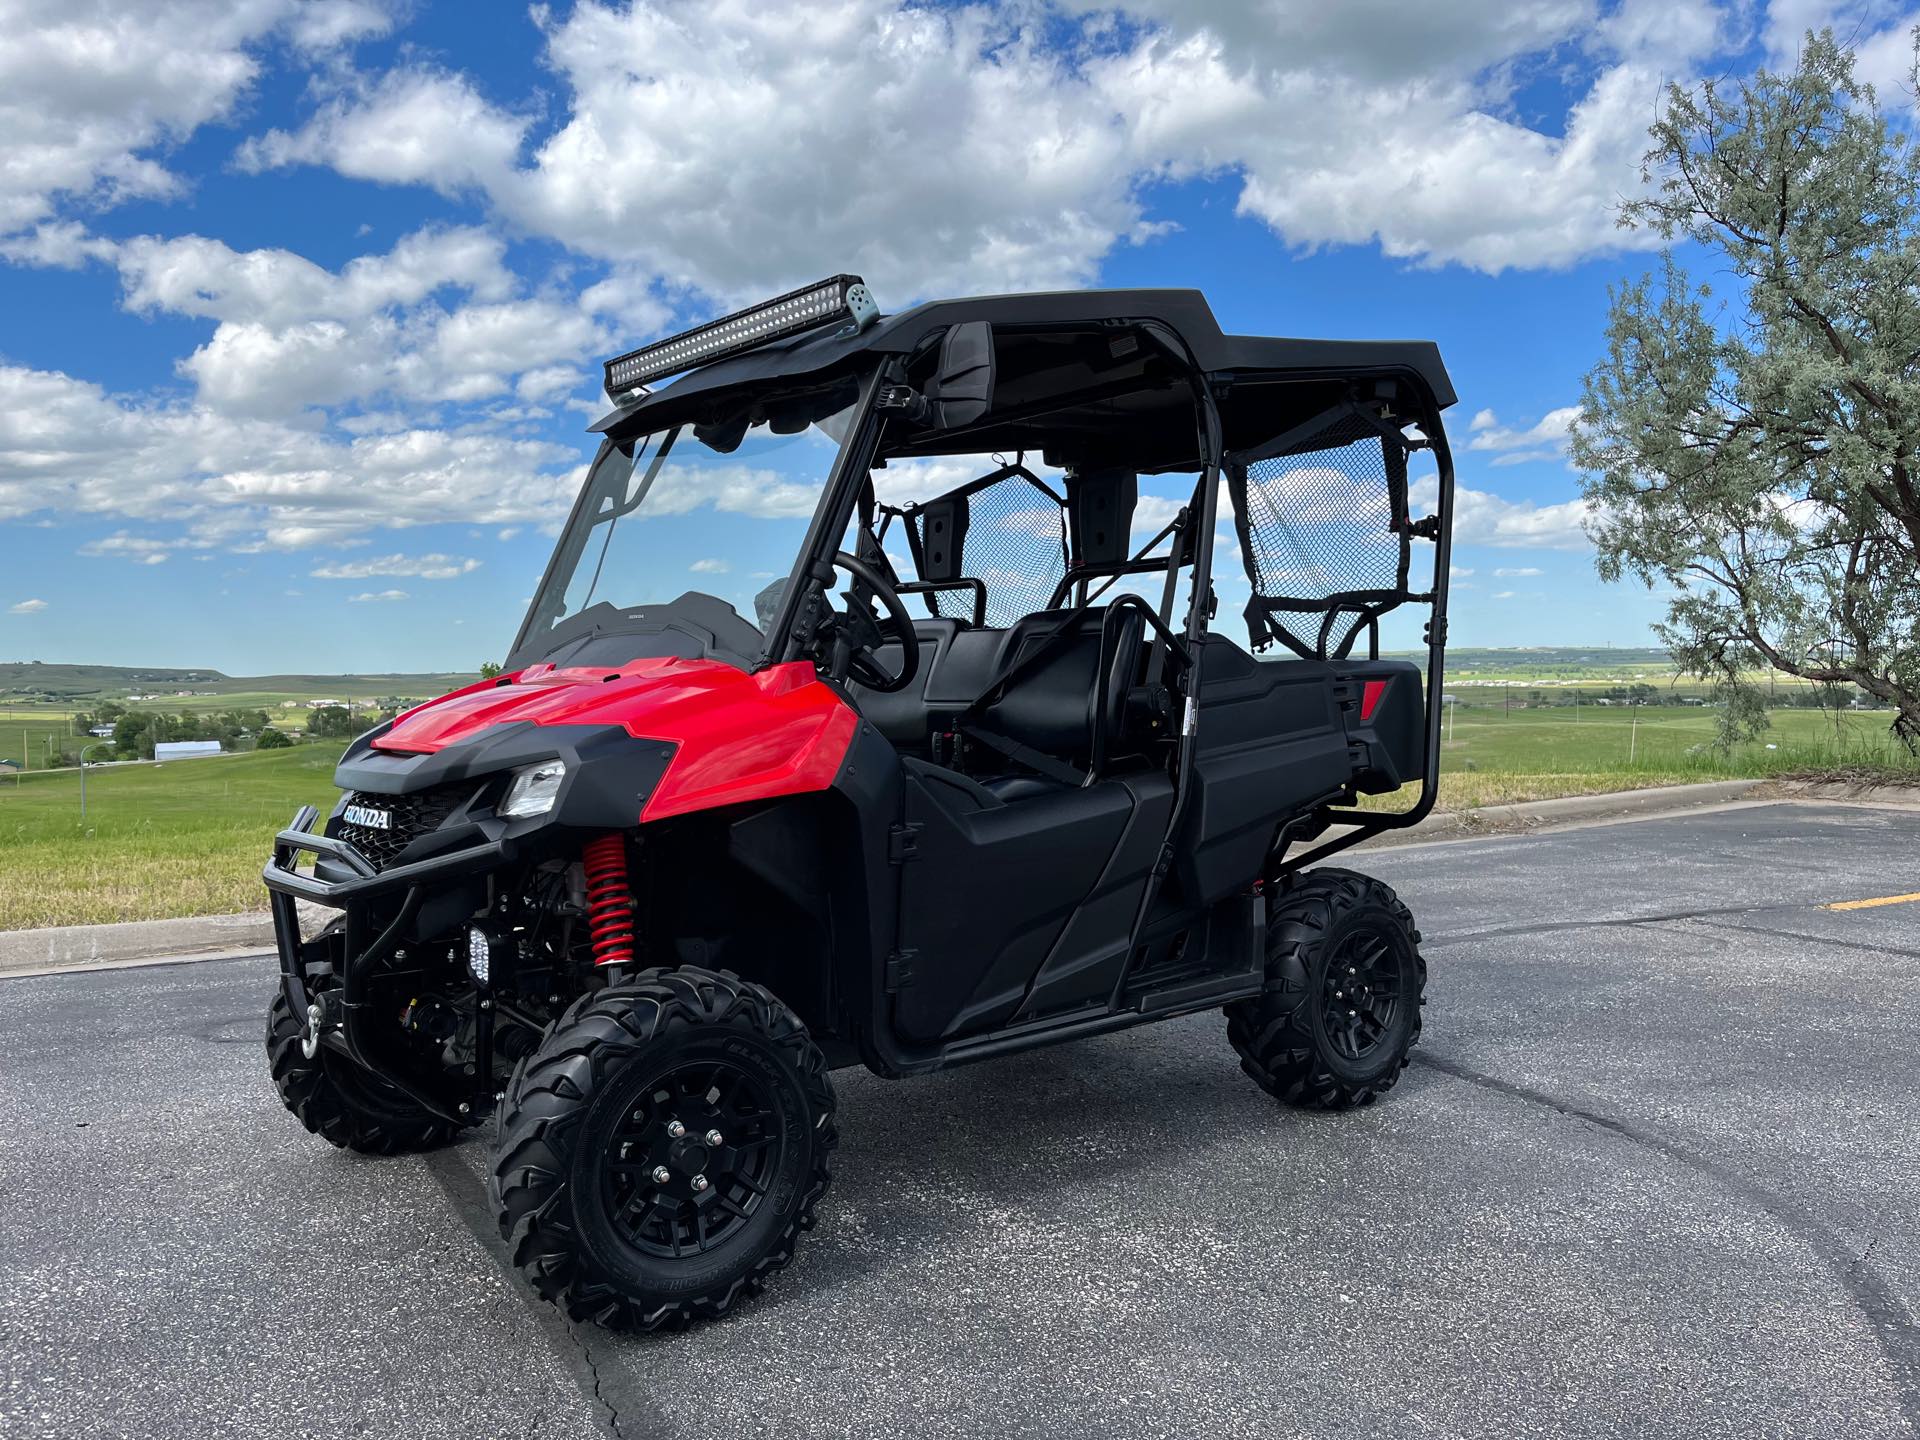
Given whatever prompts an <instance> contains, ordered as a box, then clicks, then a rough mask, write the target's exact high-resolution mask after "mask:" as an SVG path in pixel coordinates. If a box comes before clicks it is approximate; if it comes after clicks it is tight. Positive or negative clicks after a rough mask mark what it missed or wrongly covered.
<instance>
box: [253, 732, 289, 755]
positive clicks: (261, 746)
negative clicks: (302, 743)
mask: <svg viewBox="0 0 1920 1440" xmlns="http://www.w3.org/2000/svg"><path fill="white" fill-rule="evenodd" d="M292 744H293V741H291V740H289V739H288V738H287V737H286V736H285V735H282V734H281V733H280V732H279V731H278V730H273V729H265V730H262V731H261V732H260V733H259V735H258V736H257V737H255V739H254V742H253V748H254V749H256V750H285V749H287V748H289V747H290V746H291V745H292Z"/></svg>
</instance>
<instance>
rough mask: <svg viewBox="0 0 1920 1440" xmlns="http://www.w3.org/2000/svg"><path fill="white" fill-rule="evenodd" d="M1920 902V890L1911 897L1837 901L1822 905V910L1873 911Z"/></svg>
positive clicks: (1889, 896)
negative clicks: (1879, 908) (1886, 906)
mask: <svg viewBox="0 0 1920 1440" xmlns="http://www.w3.org/2000/svg"><path fill="white" fill-rule="evenodd" d="M1912 900H1920V890H1916V891H1914V892H1913V894H1911V895H1882V896H1880V897H1879V898H1878V899H1877V900H1836V901H1834V903H1833V904H1831V905H1822V906H1821V907H1820V908H1821V909H1822V910H1871V909H1872V908H1873V907H1874V906H1876V905H1905V904H1907V903H1908V902H1909V901H1912Z"/></svg>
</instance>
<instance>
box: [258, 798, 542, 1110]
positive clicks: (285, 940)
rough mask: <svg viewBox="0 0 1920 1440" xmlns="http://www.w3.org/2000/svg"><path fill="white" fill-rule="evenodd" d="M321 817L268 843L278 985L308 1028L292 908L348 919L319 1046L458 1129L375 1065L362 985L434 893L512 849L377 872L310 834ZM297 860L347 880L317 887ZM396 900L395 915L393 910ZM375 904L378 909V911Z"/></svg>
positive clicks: (467, 849) (266, 874)
mask: <svg viewBox="0 0 1920 1440" xmlns="http://www.w3.org/2000/svg"><path fill="white" fill-rule="evenodd" d="M319 816H320V812H319V811H318V810H317V809H315V808H314V807H313V806H311V805H303V806H301V807H300V810H299V812H298V813H297V814H296V815H295V816H294V817H293V824H292V825H290V826H289V827H287V828H286V829H285V830H282V831H281V832H280V833H279V834H278V835H276V836H275V837H274V840H273V858H272V859H271V860H269V861H268V862H267V866H266V868H265V869H264V870H263V871H261V873H260V878H261V879H262V880H264V881H265V882H266V886H267V894H268V900H269V903H270V904H271V906H272V910H273V937H274V945H275V948H276V950H277V951H278V952H279V957H280V983H281V986H282V988H283V989H284V990H285V992H286V997H287V1003H288V1004H289V1005H290V1006H292V1008H293V1013H294V1015H296V1016H298V1017H300V1018H301V1019H303V1020H307V1021H308V1023H310V1024H311V1023H312V1022H311V1020H310V1019H309V1016H310V1013H311V1006H312V999H311V997H310V996H309V995H308V993H307V985H306V971H305V963H306V955H305V953H304V952H305V949H306V942H305V941H304V940H303V939H302V937H301V934H300V916H299V912H298V910H297V909H296V908H295V902H296V901H300V900H309V901H312V902H313V903H315V904H317V905H325V906H328V907H330V908H332V909H336V910H339V911H342V912H343V913H344V914H345V916H346V936H345V946H344V955H343V957H342V963H341V966H340V981H341V984H340V996H339V1004H340V1013H339V1015H338V1017H337V1019H333V1020H329V1021H328V1023H326V1024H325V1025H323V1027H322V1034H321V1041H322V1043H324V1044H328V1045H332V1046H334V1047H336V1048H339V1049H341V1050H344V1051H345V1053H346V1054H348V1055H349V1056H351V1057H352V1058H353V1059H354V1060H355V1061H356V1062H358V1063H359V1064H360V1065H362V1066H363V1067H365V1068H366V1069H367V1070H370V1071H372V1072H373V1073H374V1074H376V1075H378V1076H380V1078H382V1079H384V1080H386V1081H388V1082H389V1083H391V1084H393V1085H395V1086H397V1087H398V1088H400V1089H401V1090H403V1091H405V1092H406V1093H407V1094H409V1095H411V1096H412V1097H413V1098H414V1099H415V1100H417V1101H419V1102H420V1103H421V1104H423V1105H426V1106H428V1107H429V1108H430V1109H432V1110H433V1111H434V1112H435V1113H436V1114H440V1115H443V1116H444V1117H445V1118H447V1119H449V1120H454V1121H456V1122H464V1119H465V1117H463V1116H460V1115H457V1114H454V1113H452V1112H451V1111H449V1110H448V1109H447V1108H446V1107H445V1105H444V1104H443V1103H442V1102H440V1101H438V1100H436V1099H434V1098H433V1097H431V1096H428V1095H427V1094H425V1093H424V1092H422V1091H421V1090H420V1089H419V1088H418V1087H417V1086H415V1085H414V1084H412V1083H410V1082H409V1081H408V1080H407V1079H406V1078H405V1077H403V1076H400V1075H396V1074H394V1073H393V1072H392V1070H391V1069H390V1068H388V1067H385V1066H382V1065H380V1064H379V1063H378V1062H377V1061H376V1060H375V1059H374V1058H373V1056H372V1055H371V1053H370V1051H369V1047H368V1046H366V1045H365V1044H363V1043H361V1038H360V1034H359V1030H360V1024H359V1022H360V1020H361V1018H362V1012H363V1009H364V1007H363V1005H362V1003H361V997H360V991H361V977H362V976H364V974H365V973H366V971H367V969H368V967H370V966H373V965H376V964H378V963H379V962H381V961H382V960H384V959H386V958H387V957H388V956H389V955H390V954H392V953H393V951H394V949H395V947H396V946H397V945H398V944H399V943H400V942H401V940H402V939H403V938H404V937H405V936H406V934H407V932H408V929H409V928H410V927H411V925H412V923H413V920H414V917H415V916H416V915H417V914H418V913H419V910H420V906H421V904H422V903H423V902H424V901H425V900H426V899H427V898H428V897H429V895H430V894H431V893H432V892H433V891H434V890H436V889H439V888H440V887H442V886H444V885H447V884H449V883H451V882H456V881H461V880H465V879H467V878H468V877H470V876H472V875H474V874H477V873H479V872H482V871H487V870H492V869H496V868H498V867H499V866H501V865H503V864H505V863H506V862H507V861H508V860H509V859H511V852H512V850H513V848H514V847H513V842H512V841H511V840H508V839H498V840H483V841H481V842H480V843H478V844H475V845H470V846H463V847H462V848H460V849H458V850H451V851H448V852H447V853H445V854H442V855H435V856H432V857H430V858H428V859H425V860H416V861H413V862H411V863H409V864H405V865H394V866H390V867H388V868H387V869H385V870H381V869H378V868H377V867H375V865H374V864H373V862H372V861H371V860H369V859H368V858H367V857H366V856H365V855H363V854H361V853H360V851H358V850H356V849H355V848H354V847H353V846H352V845H350V844H348V843H347V842H346V841H344V840H339V839H336V838H334V837H332V836H329V835H317V834H315V833H313V828H312V827H313V823H314V821H315V820H317V819H318V818H319ZM302 853H311V854H314V855H318V856H324V857H325V858H327V859H328V860H331V861H333V862H334V865H335V868H337V869H344V870H345V871H347V872H349V878H347V879H344V880H323V879H321V878H320V877H319V876H317V875H305V874H301V873H300V872H299V871H298V870H296V869H295V868H294V867H295V865H296V864H297V863H298V862H299V857H300V855H301V854H302ZM395 897H398V900H399V904H398V907H397V908H394V907H393V905H392V904H391V902H392V901H393V900H394V898H395ZM376 902H377V903H376ZM388 912H391V913H390V915H389V918H387V920H386V923H385V924H384V925H379V926H378V928H377V929H376V927H375V919H374V917H375V915H376V914H387V913H388Z"/></svg>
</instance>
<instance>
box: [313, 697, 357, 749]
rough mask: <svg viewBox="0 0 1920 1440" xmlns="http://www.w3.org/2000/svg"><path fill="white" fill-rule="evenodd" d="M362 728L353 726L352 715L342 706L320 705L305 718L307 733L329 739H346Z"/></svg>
mask: <svg viewBox="0 0 1920 1440" xmlns="http://www.w3.org/2000/svg"><path fill="white" fill-rule="evenodd" d="M364 728H365V727H364V726H356V725H355V724H354V720H353V715H352V713H351V712H350V711H349V710H348V709H347V708H346V706H344V705H322V706H321V707H320V708H319V709H318V710H315V711H314V712H313V713H312V714H310V715H308V716H307V733H308V734H309V735H315V736H320V737H322V738H331V739H340V740H344V739H348V738H350V737H352V736H354V735H358V734H359V733H360V731H361V730H362V729H364Z"/></svg>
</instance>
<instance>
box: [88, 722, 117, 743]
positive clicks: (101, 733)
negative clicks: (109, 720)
mask: <svg viewBox="0 0 1920 1440" xmlns="http://www.w3.org/2000/svg"><path fill="white" fill-rule="evenodd" d="M87 734H89V735H91V736H93V738H94V739H96V740H111V739H112V738H113V726H111V725H96V726H94V727H93V728H92V729H91V730H89V731H87Z"/></svg>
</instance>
